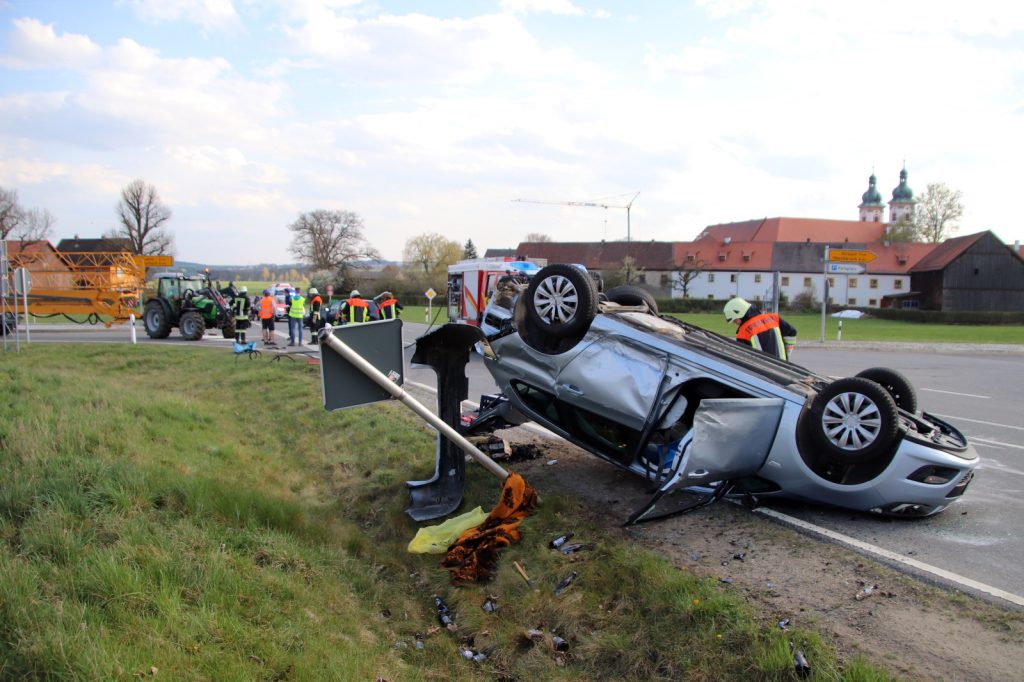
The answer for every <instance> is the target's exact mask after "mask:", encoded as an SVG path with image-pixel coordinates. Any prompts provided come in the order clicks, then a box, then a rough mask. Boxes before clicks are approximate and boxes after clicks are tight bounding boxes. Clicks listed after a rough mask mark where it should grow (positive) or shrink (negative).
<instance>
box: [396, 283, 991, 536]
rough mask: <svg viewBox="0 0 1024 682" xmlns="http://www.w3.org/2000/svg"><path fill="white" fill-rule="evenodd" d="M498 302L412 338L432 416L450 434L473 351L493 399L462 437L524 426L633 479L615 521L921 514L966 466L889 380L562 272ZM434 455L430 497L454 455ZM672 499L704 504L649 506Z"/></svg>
mask: <svg viewBox="0 0 1024 682" xmlns="http://www.w3.org/2000/svg"><path fill="white" fill-rule="evenodd" d="M504 300H505V304H504V305H505V306H506V307H505V309H504V310H494V309H491V310H489V311H487V312H485V314H484V316H485V317H486V318H487V319H489V320H490V321H491V322H492V324H491V326H490V328H488V329H487V331H488V332H489V333H487V334H485V333H484V332H483V331H481V330H480V329H477V328H475V327H471V326H468V325H451V324H450V325H445V327H442V328H441V329H439V330H437V331H436V332H434V333H432V334H428V335H426V336H424V337H421V338H420V339H419V341H418V342H417V350H416V354H415V355H414V358H413V361H414V362H418V363H421V364H427V365H431V366H433V367H434V368H435V369H436V370H438V372H439V375H441V376H442V381H441V383H440V385H439V389H440V390H441V392H442V393H443V394H444V393H446V394H448V395H447V397H445V396H444V395H442V397H441V400H442V416H443V417H444V418H445V419H446V421H449V423H453V425H456V424H458V423H459V417H458V415H457V414H456V413H455V411H454V410H453V409H452V407H451V403H452V401H456V400H458V401H461V400H462V399H464V398H466V396H465V395H464V393H465V382H464V374H462V378H461V379H460V378H459V371H460V364H461V370H462V371H464V365H465V362H466V361H467V360H468V352H467V351H468V349H469V348H470V347H472V346H473V345H476V347H477V348H480V349H482V350H483V352H484V356H485V364H486V366H487V368H488V370H489V371H490V373H491V374H492V376H493V377H494V379H495V381H496V383H497V386H498V389H499V391H500V394H498V395H495V396H486V397H484V399H482V400H481V408H480V410H479V411H478V412H477V413H475V414H473V415H471V416H470V418H468V419H462V420H461V422H462V430H463V431H465V432H471V433H480V432H485V431H489V430H494V429H499V428H505V427H507V426H510V425H516V424H521V423H524V422H526V421H534V422H537V423H539V424H541V425H543V426H544V427H546V428H547V429H550V430H551V431H553V432H554V433H556V434H558V435H559V436H561V437H562V438H565V439H566V440H568V441H570V442H572V443H574V444H576V445H578V446H579V447H581V448H584V449H585V450H587V451H588V452H591V453H593V454H594V455H596V456H598V457H600V458H601V459H603V460H605V461H607V462H609V463H611V464H613V465H615V466H617V467H620V468H622V469H626V470H629V471H632V472H633V473H635V474H637V475H638V476H641V477H643V478H645V479H647V480H648V481H649V484H650V487H651V490H652V492H653V496H652V498H651V500H650V502H649V503H648V504H647V505H645V506H644V507H643V508H642V509H640V510H638V511H637V512H636V513H635V514H634V515H633V517H632V518H631V519H630V521H643V520H650V519H652V518H660V517H662V516H665V515H667V514H671V513H679V512H681V511H688V510H689V509H691V508H694V507H696V506H699V505H700V504H704V503H707V502H710V501H714V500H715V499H718V498H719V497H721V496H723V495H727V494H739V495H744V496H746V497H748V498H749V499H751V500H757V499H758V498H763V497H768V496H781V497H786V498H790V499H795V500H801V501H808V502H814V503H820V504H827V505H832V506H837V507H843V508H847V509H853V510H858V511H863V512H871V513H877V514H885V515H893V516H917V517H920V516H929V515H931V514H936V513H938V512H940V511H942V510H943V509H945V508H946V507H947V506H948V505H949V504H950V503H952V502H953V501H955V500H956V499H957V498H958V497H960V496H961V495H962V494H963V493H964V491H965V490H966V488H967V486H968V484H969V483H970V481H971V478H972V476H973V471H974V469H975V468H976V467H977V466H978V456H977V453H976V452H975V450H974V448H973V447H972V446H971V445H970V444H969V443H968V442H967V440H966V438H965V437H964V436H963V435H962V434H961V433H960V432H959V431H957V430H956V429H955V428H954V427H953V426H951V425H949V424H947V423H946V422H944V421H942V420H940V419H938V418H936V417H935V416H933V415H930V414H928V413H926V412H922V411H920V410H919V409H918V405H917V397H916V393H915V391H914V388H913V386H912V385H911V384H910V383H909V382H908V381H907V379H906V378H905V377H903V376H902V375H901V374H899V373H898V372H896V371H893V370H890V369H886V368H872V369H867V370H865V371H863V372H861V373H860V374H859V375H858V376H856V377H848V378H842V379H835V380H833V379H830V378H828V377H824V376H821V375H819V374H815V373H814V372H811V371H810V370H808V369H806V368H804V367H801V366H799V365H795V364H792V363H788V362H783V361H780V360H777V359H775V358H772V357H770V356H768V355H766V354H764V353H760V352H758V351H755V350H753V349H751V348H750V347H749V346H743V345H740V344H738V343H736V342H735V341H734V340H732V339H728V338H726V337H723V336H720V335H718V334H715V333H713V332H710V331H708V330H705V329H702V328H700V327H696V326H693V325H690V324H687V323H684V322H681V321H679V320H676V319H674V318H670V317H667V316H666V317H663V316H660V315H658V314H657V310H656V305H655V303H654V301H653V299H652V298H650V296H649V295H648V294H646V293H645V292H644V291H642V290H640V289H636V288H633V287H618V288H616V289H612V290H610V291H608V292H607V294H599V293H598V292H597V291H596V288H595V286H594V283H593V280H592V279H591V278H590V277H588V276H587V275H586V274H585V273H583V272H582V271H580V270H579V269H578V268H575V267H573V266H571V265H564V264H556V265H549V266H547V267H545V268H543V269H542V270H541V271H540V272H539V273H537V274H536V275H535V276H534V277H533V278H532V279H531V280H530V282H529V284H528V286H527V285H524V286H523V287H521V289H520V291H519V292H518V295H517V296H515V297H505V298H504ZM492 308H493V306H492ZM444 377H447V381H445V380H444ZM445 402H447V403H448V408H447V409H446V408H445V406H444V403H445ZM445 413H447V414H445ZM467 422H468V424H467ZM438 456H439V460H438V468H437V473H436V474H435V478H434V479H432V481H433V485H434V490H436V489H437V483H438V482H439V479H443V478H444V477H445V476H446V475H447V474H448V473H452V471H451V467H452V466H456V464H455V461H454V460H455V459H459V458H461V456H459V457H456V456H454V455H453V456H452V457H451V458H449V459H448V460H444V461H443V457H444V456H445V453H444V452H443V449H439V452H438ZM459 472H460V473H461V469H460V470H459ZM430 483H431V482H427V481H422V482H418V483H415V484H413V483H410V487H411V488H413V495H414V507H415V506H417V505H416V499H415V497H416V494H417V491H416V486H421V487H423V489H424V490H423V492H424V493H425V491H426V490H428V489H430V488H431V486H430V485H428V484H430ZM683 489H686V490H690V491H693V490H696V491H698V492H700V493H703V494H704V497H702V498H700V502H699V503H697V504H690V505H687V506H684V507H682V508H677V509H673V510H671V511H667V512H666V511H664V509H657V507H664V505H666V504H667V503H668V498H667V497H666V495H668V494H671V493H675V492H676V491H678V490H683ZM453 491H454V487H452V486H449V488H448V492H449V493H452V492H453ZM459 494H460V495H461V491H459ZM420 502H421V503H422V502H423V500H420ZM677 506H678V505H677Z"/></svg>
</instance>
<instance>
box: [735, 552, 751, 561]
mask: <svg viewBox="0 0 1024 682" xmlns="http://www.w3.org/2000/svg"><path fill="white" fill-rule="evenodd" d="M732 558H733V559H735V560H736V561H746V559H747V553H746V552H737V553H736V554H733V555H732Z"/></svg>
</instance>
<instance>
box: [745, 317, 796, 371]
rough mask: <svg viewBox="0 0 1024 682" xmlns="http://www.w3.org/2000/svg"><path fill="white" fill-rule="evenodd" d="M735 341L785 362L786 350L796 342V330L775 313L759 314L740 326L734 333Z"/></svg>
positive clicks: (787, 357)
mask: <svg viewBox="0 0 1024 682" xmlns="http://www.w3.org/2000/svg"><path fill="white" fill-rule="evenodd" d="M783 335H785V336H783ZM736 340H737V341H740V342H742V343H749V344H750V345H751V346H752V347H754V348H756V349H757V350H759V351H763V352H765V353H768V354H769V355H774V356H775V357H777V358H779V359H781V360H787V359H789V354H788V353H787V349H788V348H791V347H792V345H793V343H794V342H795V341H796V329H794V328H793V326H792V325H790V324H789V323H788V322H786V321H785V320H783V319H782V318H781V317H779V316H778V315H776V314H775V313H761V314H759V315H754V316H753V317H751V318H750V319H748V320H745V321H744V322H743V324H741V325H740V328H739V329H738V330H737V331H736Z"/></svg>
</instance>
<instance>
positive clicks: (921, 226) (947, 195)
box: [914, 182, 964, 244]
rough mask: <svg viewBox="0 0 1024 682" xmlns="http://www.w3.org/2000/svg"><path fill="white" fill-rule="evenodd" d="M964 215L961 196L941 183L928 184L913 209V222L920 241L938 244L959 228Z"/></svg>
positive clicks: (958, 191) (957, 191)
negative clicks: (958, 223)
mask: <svg viewBox="0 0 1024 682" xmlns="http://www.w3.org/2000/svg"><path fill="white" fill-rule="evenodd" d="M963 215H964V205H963V195H962V194H961V192H960V190H954V189H950V188H949V187H946V185H944V184H942V183H941V182H933V183H929V185H928V187H927V189H925V191H924V194H922V195H921V198H920V199H918V201H917V205H916V206H915V207H914V222H915V223H916V225H917V232H918V235H919V236H920V238H921V240H922V241H927V242H931V243H932V244H938V243H939V242H941V241H943V240H944V239H946V238H947V237H948V236H950V235H951V234H952V233H953V232H956V231H957V229H958V228H959V226H958V225H957V221H958V220H960V218H962V217H963Z"/></svg>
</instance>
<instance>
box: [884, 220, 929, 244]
mask: <svg viewBox="0 0 1024 682" xmlns="http://www.w3.org/2000/svg"><path fill="white" fill-rule="evenodd" d="M885 238H886V239H888V240H889V241H891V242H916V241H920V235H919V234H918V228H917V224H916V223H915V222H914V221H913V219H911V218H908V217H907V216H900V218H899V220H897V221H896V222H895V223H892V224H891V225H889V227H888V228H886V231H885Z"/></svg>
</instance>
